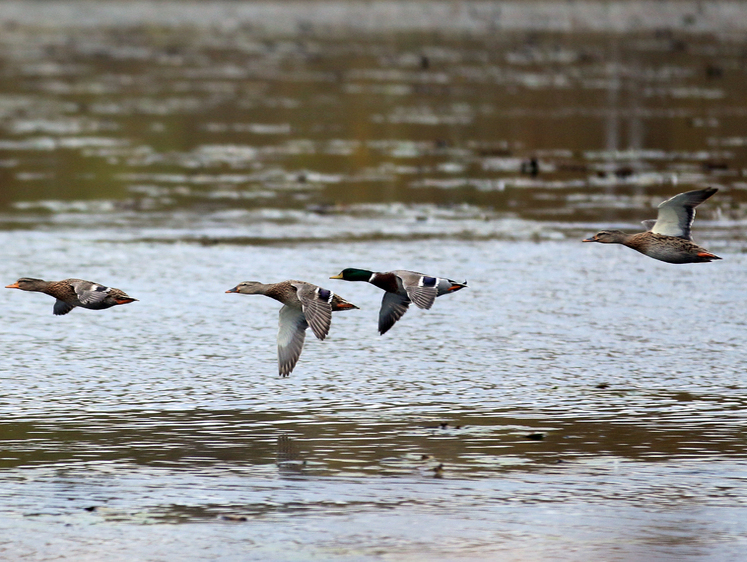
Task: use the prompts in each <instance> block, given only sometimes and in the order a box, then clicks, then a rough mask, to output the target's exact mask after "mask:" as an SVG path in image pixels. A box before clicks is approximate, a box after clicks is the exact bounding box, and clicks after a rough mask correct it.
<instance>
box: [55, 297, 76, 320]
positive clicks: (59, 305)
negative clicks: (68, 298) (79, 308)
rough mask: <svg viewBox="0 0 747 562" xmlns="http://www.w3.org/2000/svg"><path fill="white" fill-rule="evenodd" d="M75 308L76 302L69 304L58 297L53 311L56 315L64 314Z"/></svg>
mask: <svg viewBox="0 0 747 562" xmlns="http://www.w3.org/2000/svg"><path fill="white" fill-rule="evenodd" d="M74 308H75V305H74V304H68V303H66V302H65V301H61V300H60V299H57V300H56V301H55V302H54V308H53V309H52V312H53V313H54V315H55V316H63V315H65V314H67V313H68V312H70V311H71V310H72V309H74Z"/></svg>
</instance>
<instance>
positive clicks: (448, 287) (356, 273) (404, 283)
mask: <svg viewBox="0 0 747 562" xmlns="http://www.w3.org/2000/svg"><path fill="white" fill-rule="evenodd" d="M330 279H342V280H343V281H365V282H366V283H370V284H371V285H374V286H375V287H378V288H379V289H383V290H384V291H386V292H385V293H384V298H383V299H382V301H381V310H380V311H379V333H380V334H381V335H384V334H385V333H386V332H387V331H389V329H390V328H391V327H392V326H394V324H395V323H396V322H397V320H399V319H400V318H402V316H403V315H404V314H405V312H407V309H408V307H409V306H410V303H411V302H412V303H415V305H416V306H417V307H418V308H423V309H425V310H428V309H430V307H431V306H433V301H435V300H436V297H440V296H441V295H445V294H447V293H453V292H455V291H458V290H460V289H464V288H465V287H466V286H467V282H466V281H465V282H464V283H457V282H456V281H453V280H451V279H447V278H445V277H433V276H430V275H425V274H424V273H417V272H415V271H407V270H404V269H396V270H394V271H386V272H374V271H369V270H368V269H358V268H354V267H349V268H347V269H343V270H342V271H341V272H340V273H338V274H337V275H334V276H333V277H330Z"/></svg>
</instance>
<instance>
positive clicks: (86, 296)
mask: <svg viewBox="0 0 747 562" xmlns="http://www.w3.org/2000/svg"><path fill="white" fill-rule="evenodd" d="M5 288H6V289H20V290H22V291H32V292H37V293H44V294H45V295H50V296H52V297H54V298H55V299H57V301H56V302H55V303H54V308H53V312H54V314H55V315H56V316H62V315H64V314H67V313H68V312H70V311H71V310H72V309H73V308H75V307H81V308H88V309H90V310H104V309H106V308H111V307H113V306H117V305H119V304H128V303H131V302H133V301H136V300H137V299H134V298H132V297H130V296H128V295H127V293H125V292H124V291H122V290H121V289H115V288H114V287H107V286H106V285H101V284H100V283H94V282H93V281H85V280H83V279H63V280H62V281H44V280H43V279H35V278H33V277H21V278H20V279H19V280H18V281H16V282H15V283H13V284H11V285H6V286H5Z"/></svg>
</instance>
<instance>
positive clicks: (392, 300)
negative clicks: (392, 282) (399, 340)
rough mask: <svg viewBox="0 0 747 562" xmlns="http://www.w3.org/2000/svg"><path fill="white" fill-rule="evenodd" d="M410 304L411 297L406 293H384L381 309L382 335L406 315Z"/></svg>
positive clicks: (380, 331)
mask: <svg viewBox="0 0 747 562" xmlns="http://www.w3.org/2000/svg"><path fill="white" fill-rule="evenodd" d="M409 306H410V299H408V298H407V297H406V296H405V295H400V294H397V293H384V298H383V299H381V310H379V334H381V335H382V336H383V335H384V334H385V333H387V331H389V328H391V327H392V326H394V324H395V323H396V322H397V320H399V319H400V318H402V316H404V314H405V312H407V308H408V307H409Z"/></svg>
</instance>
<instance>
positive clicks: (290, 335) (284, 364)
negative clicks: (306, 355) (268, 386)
mask: <svg viewBox="0 0 747 562" xmlns="http://www.w3.org/2000/svg"><path fill="white" fill-rule="evenodd" d="M308 327H309V325H308V324H307V323H306V319H305V318H304V314H303V311H302V310H301V309H299V308H297V307H295V306H288V305H283V308H281V309H280V319H279V320H278V371H279V372H280V376H281V377H287V376H288V375H290V374H291V371H292V370H293V368H294V367H295V366H296V363H298V358H299V357H301V350H302V349H303V342H304V339H305V338H306V328H308Z"/></svg>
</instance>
